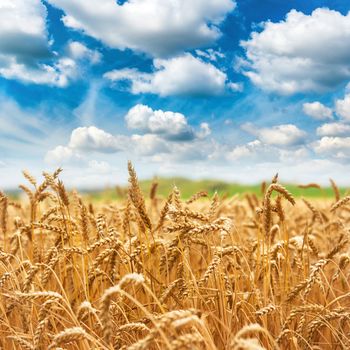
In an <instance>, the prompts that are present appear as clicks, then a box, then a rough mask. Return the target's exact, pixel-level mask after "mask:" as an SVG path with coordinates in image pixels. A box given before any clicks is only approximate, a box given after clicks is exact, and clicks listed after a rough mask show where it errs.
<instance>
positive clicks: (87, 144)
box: [68, 126, 125, 153]
mask: <svg viewBox="0 0 350 350" xmlns="http://www.w3.org/2000/svg"><path fill="white" fill-rule="evenodd" d="M124 145H125V138H124V137H122V136H113V135H111V134H109V133H107V132H106V131H104V130H101V129H98V128H96V127H95V126H89V127H80V128H76V129H74V130H73V131H72V134H71V137H70V141H69V145H68V146H69V148H71V149H74V150H80V151H97V152H101V153H114V152H118V151H121V150H122V149H123V147H124Z"/></svg>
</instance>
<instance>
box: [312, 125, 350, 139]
mask: <svg viewBox="0 0 350 350" xmlns="http://www.w3.org/2000/svg"><path fill="white" fill-rule="evenodd" d="M316 133H317V135H319V136H346V135H350V125H347V124H343V123H326V124H323V125H321V126H320V127H318V128H317V130H316Z"/></svg>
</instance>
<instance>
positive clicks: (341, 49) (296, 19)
mask: <svg viewBox="0 0 350 350" xmlns="http://www.w3.org/2000/svg"><path fill="white" fill-rule="evenodd" d="M349 41H350V13H348V14H347V15H342V14H341V13H340V12H337V11H333V10H329V9H327V8H318V9H316V10H314V11H313V12H312V14H311V15H305V14H303V13H301V12H298V11H296V10H291V11H290V12H289V13H288V14H287V17H286V19H285V20H284V21H281V22H278V23H273V22H270V21H268V22H265V23H264V24H263V30H262V32H260V33H258V32H253V33H252V34H251V37H250V39H249V40H247V41H244V42H242V43H241V45H242V46H243V47H244V48H245V50H246V56H247V59H246V60H243V61H242V60H241V61H238V66H240V67H241V68H242V69H243V70H244V71H245V72H244V74H245V75H247V76H248V77H249V78H250V79H251V80H252V82H253V83H254V84H256V85H258V86H259V87H260V88H262V89H265V90H269V91H274V92H277V93H281V94H294V93H298V92H309V91H313V92H322V91H325V90H329V89H332V88H335V87H336V86H338V85H339V84H341V83H345V82H346V81H347V80H348V79H349V78H350V51H349V50H348V48H347V45H346V44H345V43H347V42H349Z"/></svg>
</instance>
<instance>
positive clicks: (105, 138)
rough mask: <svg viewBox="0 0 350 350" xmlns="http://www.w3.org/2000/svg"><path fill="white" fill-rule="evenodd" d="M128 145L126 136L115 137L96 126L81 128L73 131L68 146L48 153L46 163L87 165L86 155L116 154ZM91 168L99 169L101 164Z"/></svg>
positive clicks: (90, 165) (95, 164) (93, 165)
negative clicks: (93, 153) (92, 153)
mask: <svg viewBox="0 0 350 350" xmlns="http://www.w3.org/2000/svg"><path fill="white" fill-rule="evenodd" d="M127 144H128V138H127V137H126V136H122V135H117V136H114V135H112V134H110V133H108V132H106V131H104V130H102V129H99V128H97V127H95V126H88V127H79V128H76V129H74V130H73V131H72V133H71V135H70V140H69V143H68V145H66V146H62V145H60V146H57V147H55V148H54V149H52V150H50V151H48V152H47V153H46V156H45V161H46V162H47V163H51V164H79V163H87V159H86V155H88V154H91V152H95V153H104V154H110V153H116V152H120V151H122V150H124V149H125V148H126V147H127ZM96 162H97V161H96ZM89 167H90V168H93V167H95V168H98V167H99V164H98V163H91V164H89ZM101 167H102V166H101Z"/></svg>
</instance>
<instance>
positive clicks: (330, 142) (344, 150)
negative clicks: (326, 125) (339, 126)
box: [313, 136, 350, 159]
mask: <svg viewBox="0 0 350 350" xmlns="http://www.w3.org/2000/svg"><path fill="white" fill-rule="evenodd" d="M313 149H314V151H315V152H316V153H318V154H320V155H323V156H328V157H334V158H340V159H349V158H350V137H329V136H324V137H322V138H321V139H320V140H318V141H316V142H315V143H314V144H313Z"/></svg>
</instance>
